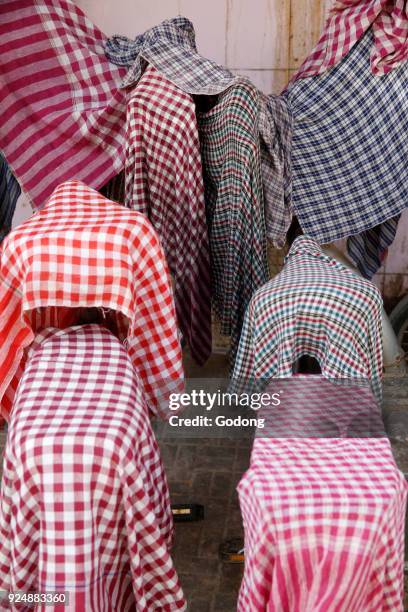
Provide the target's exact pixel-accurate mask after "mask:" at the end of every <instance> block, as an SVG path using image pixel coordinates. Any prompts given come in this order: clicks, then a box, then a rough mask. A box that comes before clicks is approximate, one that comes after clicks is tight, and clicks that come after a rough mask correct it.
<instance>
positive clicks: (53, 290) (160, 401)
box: [0, 181, 183, 418]
mask: <svg viewBox="0 0 408 612" xmlns="http://www.w3.org/2000/svg"><path fill="white" fill-rule="evenodd" d="M0 280H1V282H0V398H1V397H2V396H3V395H4V393H5V392H6V390H7V387H8V386H9V385H11V387H10V389H11V391H12V389H13V387H14V386H15V384H16V380H14V381H13V376H14V375H15V373H16V371H17V369H18V366H19V364H20V362H21V359H22V358H23V349H24V348H25V347H27V346H28V345H29V344H30V343H31V341H32V340H33V337H34V332H35V331H36V330H38V329H39V328H42V327H44V325H47V324H56V323H58V326H59V327H64V326H66V325H71V324H72V323H74V322H75V321H76V320H77V319H78V317H80V316H81V315H82V311H81V308H82V309H86V308H95V307H99V308H102V311H101V312H102V316H105V317H108V318H110V319H116V321H114V323H115V326H114V327H115V329H117V328H119V332H118V335H119V337H122V336H123V334H124V333H125V328H126V333H127V338H126V340H125V343H126V346H127V350H128V353H129V355H130V358H131V360H132V362H133V365H134V366H135V368H136V370H137V371H138V373H139V375H140V377H141V380H142V383H143V385H144V389H145V393H146V397H147V401H148V406H149V409H150V410H151V411H152V412H153V413H154V414H157V413H160V414H161V415H162V416H165V417H167V416H168V415H170V411H169V410H168V405H167V402H166V396H167V394H168V391H169V388H170V387H171V388H173V387H174V389H173V390H177V388H179V387H181V386H182V379H183V366H182V356H181V348H180V343H179V338H178V331H177V325H176V313H175V309H174V301H173V295H172V291H171V284H170V278H169V273H168V268H167V265H166V260H165V257H164V254H163V250H162V248H161V246H160V242H159V239H158V237H157V234H156V233H155V231H154V230H153V228H152V226H151V224H150V222H149V221H148V220H147V219H146V218H145V217H144V215H141V214H140V213H138V212H135V211H132V210H128V209H127V208H125V207H123V206H119V205H117V204H114V203H113V202H110V201H109V200H107V199H106V198H104V197H103V196H102V195H100V194H99V193H97V192H96V191H94V190H93V189H90V188H89V187H86V186H85V185H84V184H82V183H80V182H78V181H70V182H66V183H64V184H62V185H60V186H59V187H58V188H57V189H56V190H55V192H54V194H53V195H52V197H51V198H50V200H49V201H48V203H47V204H46V206H45V207H44V209H43V210H41V211H40V212H38V213H36V214H35V215H33V216H32V217H31V218H30V219H29V220H28V221H26V222H25V223H23V224H22V225H20V226H19V227H18V228H17V229H16V230H14V231H13V232H11V233H10V234H9V235H8V236H7V238H6V239H5V240H4V241H3V243H2V252H1V267H0ZM54 307H55V308H56V309H58V313H55V312H54V313H53V312H52V311H51V312H49V313H48V314H47V313H41V309H48V308H54ZM37 309H40V312H36V310H37ZM70 309H75V312H74V317H73V315H72V310H70ZM114 313H119V314H117V315H116V314H114ZM53 317H54V320H53ZM55 317H57V319H58V320H57V321H55ZM125 323H126V325H125ZM9 391H10V390H9ZM11 396H12V393H11V394H10V393H6V399H7V400H8V401H6V402H3V403H2V410H3V414H4V416H5V417H6V418H7V416H8V414H9V412H10V407H11V401H12V397H11Z"/></svg>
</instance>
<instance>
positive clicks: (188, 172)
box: [125, 66, 211, 365]
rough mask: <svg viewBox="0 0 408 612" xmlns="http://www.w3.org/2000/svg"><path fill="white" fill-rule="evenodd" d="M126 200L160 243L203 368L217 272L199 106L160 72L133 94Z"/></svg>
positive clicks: (186, 334)
mask: <svg viewBox="0 0 408 612" xmlns="http://www.w3.org/2000/svg"><path fill="white" fill-rule="evenodd" d="M125 202H126V205H127V206H128V207H129V208H132V209H134V210H137V211H139V212H141V213H144V214H145V215H147V217H148V218H149V219H150V221H151V223H152V225H153V227H154V228H155V230H156V231H157V233H158V235H159V237H160V241H161V243H162V246H163V250H164V253H165V255H166V260H167V263H168V265H169V268H170V272H171V274H172V278H173V280H174V293H175V303H176V311H177V317H178V322H179V326H180V330H181V332H182V334H183V338H184V340H185V341H186V342H187V343H188V345H189V347H190V350H191V354H192V356H193V358H194V359H195V361H196V362H197V363H199V364H200V365H202V364H203V363H205V362H206V361H207V359H208V357H209V356H210V354H211V272H210V253H209V244H208V232H207V221H206V212H205V201H204V185H203V173H202V168H201V155H200V142H199V138H198V128H197V120H196V114H195V106H194V102H193V99H192V97H191V96H190V95H189V94H186V93H184V92H183V91H181V89H179V88H178V87H176V85H174V84H173V83H172V82H171V81H169V80H168V79H167V78H166V77H164V76H163V75H162V74H160V73H159V72H158V71H157V70H156V69H155V68H154V67H152V66H149V67H148V68H147V69H146V71H145V72H144V74H143V76H142V78H141V79H140V81H139V82H138V84H137V86H136V87H135V88H134V89H133V91H132V92H131V93H130V94H129V102H128V110H127V146H126V198H125Z"/></svg>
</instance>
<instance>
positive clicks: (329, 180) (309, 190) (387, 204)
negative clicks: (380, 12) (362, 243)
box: [285, 30, 408, 269]
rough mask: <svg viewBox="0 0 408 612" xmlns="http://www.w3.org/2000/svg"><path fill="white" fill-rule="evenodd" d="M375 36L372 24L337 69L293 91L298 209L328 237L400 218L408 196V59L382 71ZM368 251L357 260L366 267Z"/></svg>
mask: <svg viewBox="0 0 408 612" xmlns="http://www.w3.org/2000/svg"><path fill="white" fill-rule="evenodd" d="M372 42H373V32H372V31H371V30H368V31H367V33H366V34H365V35H364V36H363V37H362V38H361V39H360V40H359V41H358V43H356V44H355V45H354V46H353V48H352V49H351V51H350V52H349V53H348V54H347V55H346V56H345V57H344V58H343V59H342V61H341V62H340V63H339V64H337V65H336V66H335V67H334V68H332V69H331V70H330V71H327V72H324V73H323V74H321V75H318V76H314V77H310V78H302V79H298V80H296V81H295V82H294V83H292V84H290V85H289V88H288V89H287V91H286V92H285V98H286V100H287V102H288V105H289V107H290V111H291V113H292V117H293V138H292V179H293V180H292V196H293V199H292V204H293V210H294V213H295V214H296V215H297V217H298V219H299V222H300V225H301V227H302V229H303V231H304V233H305V234H308V235H310V236H312V237H313V238H314V239H316V240H317V241H318V242H320V243H327V242H332V241H334V240H338V239H340V238H344V237H349V236H354V235H356V234H360V233H361V232H365V231H366V230H371V229H372V228H374V227H376V226H378V225H380V224H381V223H385V222H387V226H388V224H389V223H391V225H392V224H394V226H395V223H394V221H391V220H392V219H394V218H395V217H397V216H398V215H399V214H400V213H401V212H402V211H403V209H404V208H405V207H406V205H407V202H408V164H407V163H406V160H407V159H408V139H407V138H406V133H407V132H408V97H407V96H406V95H405V92H406V89H407V84H408V63H407V62H405V63H403V64H401V65H400V66H398V67H396V68H395V69H394V70H392V71H391V72H389V73H387V74H385V75H383V76H382V77H380V78H379V77H376V76H374V75H373V74H372V73H371V72H370V69H369V66H370V49H371V47H372ZM384 227H385V226H384ZM391 233H392V229H391V230H390V231H388V229H384V235H388V236H389V235H390V234H391ZM363 239H364V238H363ZM387 241H388V240H387ZM353 250H354V251H355V249H353ZM380 250H381V244H380V243H378V246H377V252H378V251H380ZM367 257H368V262H367V263H365V260H364V258H363V261H362V264H361V265H360V264H359V262H357V263H358V264H359V266H360V267H363V269H369V267H370V257H371V256H367Z"/></svg>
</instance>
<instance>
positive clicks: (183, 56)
mask: <svg viewBox="0 0 408 612" xmlns="http://www.w3.org/2000/svg"><path fill="white" fill-rule="evenodd" d="M105 48H106V55H107V57H108V59H109V60H110V61H111V62H112V63H114V64H116V65H118V66H126V67H127V68H129V70H128V73H127V74H126V77H125V78H124V80H123V82H122V87H129V86H131V85H135V84H136V83H137V82H138V81H139V79H140V78H141V75H142V73H143V70H144V69H145V67H146V63H148V64H151V65H152V66H154V67H155V68H156V69H157V70H158V71H159V72H160V73H161V74H162V75H163V76H165V77H166V78H167V79H168V80H169V81H171V82H172V83H174V84H175V85H176V86H177V87H178V88H179V89H181V90H182V91H184V93H186V94H190V95H193V96H203V95H205V96H214V95H216V94H221V93H223V92H225V91H226V90H227V89H228V88H229V87H231V86H233V85H235V84H237V83H238V82H239V81H240V79H241V77H237V76H234V75H233V74H232V73H231V72H230V71H229V70H227V69H226V68H224V67H223V66H219V65H218V64H216V63H215V62H213V61H211V60H208V59H206V58H204V57H202V56H201V55H199V54H198V52H197V47H196V43H195V32H194V26H193V24H192V23H191V21H189V20H188V19H186V18H185V17H181V16H179V17H175V18H173V19H168V20H166V21H163V22H162V23H160V24H159V25H157V26H155V27H153V28H151V29H150V30H147V32H145V33H144V34H141V35H140V36H137V37H136V38H135V40H130V39H129V38H127V37H125V36H113V37H112V38H110V39H109V40H108V41H107V43H106V45H105ZM258 104H259V133H260V137H261V152H262V158H261V163H262V176H263V189H264V201H265V209H266V211H267V212H266V214H267V230H268V236H269V237H270V238H271V239H272V240H273V242H274V243H275V244H276V246H278V247H282V246H283V244H284V241H285V234H286V230H287V228H288V226H289V224H290V218H291V211H290V200H291V193H290V185H291V184H290V168H291V166H290V139H291V118H290V116H289V111H288V109H287V104H286V101H285V100H281V99H280V98H279V97H278V96H270V97H269V98H267V97H266V96H261V95H259V98H258Z"/></svg>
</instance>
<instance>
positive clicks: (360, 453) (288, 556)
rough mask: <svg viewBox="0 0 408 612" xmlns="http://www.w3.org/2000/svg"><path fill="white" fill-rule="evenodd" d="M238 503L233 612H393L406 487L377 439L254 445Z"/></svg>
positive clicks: (314, 393) (398, 606)
mask: <svg viewBox="0 0 408 612" xmlns="http://www.w3.org/2000/svg"><path fill="white" fill-rule="evenodd" d="M306 378H308V377H306ZM292 380H295V379H292ZM301 385H302V391H301V395H303V397H302V399H300V398H299V397H298V401H303V402H309V405H310V406H312V407H313V406H314V405H315V404H316V403H320V401H321V392H322V390H321V388H320V386H319V384H318V383H317V384H316V382H313V381H307V380H306V379H302V381H301ZM322 399H324V400H325V401H327V402H330V401H331V395H330V394H329V395H328V396H327V395H325V394H323V398H322ZM238 493H239V501H240V506H241V512H242V516H243V522H244V527H245V570H244V576H243V581H242V584H241V589H240V594H239V600H238V611H239V612H247V611H248V610H251V612H263V611H264V610H271V611H272V610H276V611H278V610H344V611H345V610H364V612H378V611H379V610H382V611H383V612H385V611H387V612H395V611H396V610H402V608H403V607H402V598H403V584H404V572H403V565H404V526H405V511H406V500H407V483H406V481H405V478H404V476H403V474H402V473H400V472H399V470H398V469H397V466H396V465H395V461H394V458H393V456H392V451H391V447H390V443H389V441H388V440H387V439H385V438H381V439H364V438H363V439H361V438H360V439H359V438H354V439H351V438H350V439H344V438H343V439H341V438H334V439H333V438H332V439H315V438H303V439H299V438H289V439H286V440H283V439H273V440H271V439H268V438H260V439H256V440H255V442H254V446H253V449H252V455H251V465H250V467H249V469H248V470H247V471H246V473H245V475H244V476H243V478H242V479H241V481H240V483H239V485H238Z"/></svg>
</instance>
